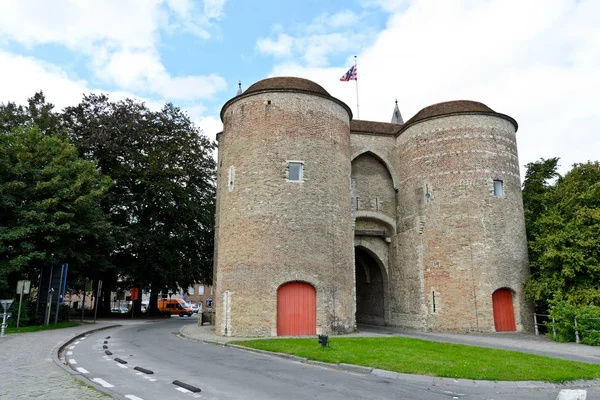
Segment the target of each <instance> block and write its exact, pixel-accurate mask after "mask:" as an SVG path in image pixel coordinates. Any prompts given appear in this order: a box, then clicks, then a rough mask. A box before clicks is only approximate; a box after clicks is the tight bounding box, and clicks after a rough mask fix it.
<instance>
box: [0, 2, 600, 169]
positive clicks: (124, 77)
mask: <svg viewBox="0 0 600 400" xmlns="http://www.w3.org/2000/svg"><path fill="white" fill-rule="evenodd" d="M0 10H1V11H0V102H2V103H6V102H8V101H12V102H16V103H25V101H26V100H27V98H29V97H31V96H32V95H33V94H34V93H35V92H37V91H40V90H41V91H43V92H44V94H45V95H46V99H47V100H48V101H49V102H51V103H53V104H55V106H56V107H57V109H59V110H60V109H62V108H63V107H65V106H69V105H76V104H78V103H79V101H80V100H81V98H82V95H83V94H86V93H90V92H95V93H99V92H104V93H107V94H108V95H109V96H110V98H111V99H113V100H119V99H122V98H125V97H131V98H137V99H140V100H142V101H145V102H146V103H147V104H148V105H149V106H150V107H152V108H160V107H161V106H162V105H163V104H164V103H166V102H171V103H173V104H175V105H176V106H179V107H181V108H182V109H184V110H186V111H187V113H188V114H189V116H190V118H191V119H192V120H193V121H194V122H196V123H197V124H198V125H199V126H200V127H201V128H202V129H203V131H204V133H205V134H206V135H207V136H209V137H210V138H213V139H214V138H215V135H216V133H217V132H219V131H220V130H221V129H222V124H221V121H220V119H219V112H220V110H221V107H222V106H223V104H224V103H225V102H226V101H227V100H229V99H230V98H232V97H233V96H235V94H236V91H237V88H238V81H241V83H242V89H246V88H247V87H248V86H250V85H251V84H252V83H254V82H256V81H258V80H261V79H264V78H268V77H272V76H298V77H302V78H307V79H311V80H313V81H315V82H317V83H318V84H320V85H321V86H323V87H324V88H325V89H326V90H327V91H328V92H329V93H330V94H331V95H333V96H334V97H337V98H339V99H340V100H342V101H344V102H345V103H346V104H348V105H349V106H350V107H351V108H352V110H353V112H354V114H355V118H356V117H357V115H356V114H357V112H356V85H355V82H341V81H340V80H339V78H340V77H341V76H342V75H343V74H344V73H345V72H346V71H347V70H348V68H349V67H350V66H351V65H352V64H353V63H354V59H355V58H354V56H356V59H357V61H358V76H359V80H358V94H359V102H360V119H363V120H372V121H384V122H389V121H390V120H391V117H392V112H393V108H394V101H395V100H396V99H397V100H398V105H399V107H400V110H401V112H402V115H403V117H404V120H405V121H406V120H408V119H409V118H410V117H412V116H413V115H414V114H416V113H417V112H418V111H419V110H420V109H422V108H424V107H426V106H428V105H431V104H434V103H439V102H443V101H450V100H476V101H480V102H482V103H484V104H486V105H487V106H489V107H490V108H492V109H493V110H495V111H497V112H500V113H503V114H507V115H510V116H511V117H513V118H515V119H516V120H517V122H518V123H519V130H518V132H517V143H518V148H519V159H520V164H521V176H522V177H523V174H524V172H525V168H524V167H523V166H524V165H525V164H527V163H529V162H534V161H537V160H539V159H540V158H551V157H560V159H561V160H560V165H561V167H560V172H561V173H563V174H564V173H565V172H567V171H568V170H569V169H570V168H571V165H572V164H573V163H584V162H587V161H588V160H592V161H595V160H599V159H600V129H599V127H600V112H599V111H598V109H599V108H600V1H599V0H577V1H576V0H443V1H442V0H301V1H283V0H103V1H92V0H19V1H14V0H0Z"/></svg>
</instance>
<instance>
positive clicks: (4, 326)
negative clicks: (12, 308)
mask: <svg viewBox="0 0 600 400" xmlns="http://www.w3.org/2000/svg"><path fill="white" fill-rule="evenodd" d="M2 308H3V309H4V314H2V327H1V328H0V337H2V336H4V335H5V334H4V330H5V329H6V317H7V316H8V313H7V311H8V310H7V308H8V307H6V304H4V303H2Z"/></svg>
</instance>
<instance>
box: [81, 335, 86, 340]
mask: <svg viewBox="0 0 600 400" xmlns="http://www.w3.org/2000/svg"><path fill="white" fill-rule="evenodd" d="M86 338H87V336H84V337H80V338H79V340H85V339H86Z"/></svg>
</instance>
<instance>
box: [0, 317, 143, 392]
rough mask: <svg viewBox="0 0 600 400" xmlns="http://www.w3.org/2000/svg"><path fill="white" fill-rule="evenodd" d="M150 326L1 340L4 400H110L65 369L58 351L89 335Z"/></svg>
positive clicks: (93, 326)
mask: <svg viewBox="0 0 600 400" xmlns="http://www.w3.org/2000/svg"><path fill="white" fill-rule="evenodd" d="M149 322H154V321H152V320H150V321H146V320H127V319H117V320H98V322H96V323H92V322H87V323H84V324H82V325H79V326H76V327H73V328H64V329H54V330H47V331H39V332H31V333H18V334H9V335H6V336H4V337H0V399H31V398H39V399H44V400H46V399H48V400H54V399H56V400H64V399H86V400H88V399H90V400H96V399H110V398H111V397H110V396H108V395H106V394H105V393H103V392H102V391H100V390H98V389H96V388H95V385H94V384H93V383H91V382H90V381H88V380H86V379H84V378H81V377H80V375H77V374H75V373H74V371H73V370H72V369H71V368H69V367H66V366H64V365H61V364H62V360H60V359H59V358H58V350H59V349H60V348H61V347H62V346H63V345H65V344H66V343H68V342H69V341H71V340H73V339H75V338H77V337H79V336H82V335H83V334H85V333H87V332H91V331H96V330H99V329H106V328H109V327H113V326H119V325H128V324H143V323H149Z"/></svg>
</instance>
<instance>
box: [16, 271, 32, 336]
mask: <svg viewBox="0 0 600 400" xmlns="http://www.w3.org/2000/svg"><path fill="white" fill-rule="evenodd" d="M30 289H31V281H18V282H17V294H18V295H20V296H19V312H18V313H17V328H18V327H19V322H20V321H21V303H23V295H24V294H29V291H30Z"/></svg>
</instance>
